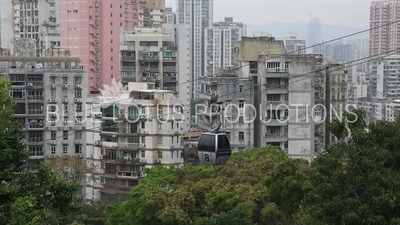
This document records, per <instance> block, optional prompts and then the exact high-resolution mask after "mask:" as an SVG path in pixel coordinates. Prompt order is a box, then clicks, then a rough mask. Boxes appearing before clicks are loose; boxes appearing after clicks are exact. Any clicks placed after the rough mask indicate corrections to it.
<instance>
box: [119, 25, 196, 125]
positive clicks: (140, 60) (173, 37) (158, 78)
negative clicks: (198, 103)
mask: <svg viewBox="0 0 400 225" xmlns="http://www.w3.org/2000/svg"><path fill="white" fill-rule="evenodd" d="M122 36H123V42H122V45H121V47H120V51H121V69H120V70H121V81H122V83H123V84H125V85H126V84H127V83H128V82H154V83H155V88H158V89H160V90H170V91H173V92H174V93H175V94H176V97H177V98H179V99H180V100H181V101H182V104H184V105H185V116H187V118H189V117H190V110H188V108H189V106H190V97H191V96H190V93H191V76H190V73H191V70H190V68H191V64H190V39H189V37H190V27H189V25H174V24H165V25H164V27H163V29H161V28H137V29H135V30H134V31H125V32H124V34H122ZM178 53H179V54H178ZM181 128H182V129H184V130H185V131H188V130H189V129H190V120H187V121H184V124H182V126H181Z"/></svg>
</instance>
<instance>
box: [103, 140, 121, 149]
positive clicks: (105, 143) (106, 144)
mask: <svg viewBox="0 0 400 225" xmlns="http://www.w3.org/2000/svg"><path fill="white" fill-rule="evenodd" d="M102 146H103V147H106V148H107V147H108V148H118V143H117V142H108V141H103V143H102Z"/></svg>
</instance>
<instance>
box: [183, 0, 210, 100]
mask: <svg viewBox="0 0 400 225" xmlns="http://www.w3.org/2000/svg"><path fill="white" fill-rule="evenodd" d="M213 3H214V1H213V0H178V1H177V23H179V24H190V26H191V31H192V33H191V40H192V43H191V45H192V46H191V50H192V54H191V59H192V80H193V92H192V96H193V98H196V97H197V96H198V94H199V92H200V90H201V87H200V85H199V82H198V79H197V78H198V77H199V76H202V75H204V66H203V65H204V57H203V52H204V42H205V40H204V39H205V38H204V37H205V36H204V30H205V28H207V27H210V26H212V23H213Z"/></svg>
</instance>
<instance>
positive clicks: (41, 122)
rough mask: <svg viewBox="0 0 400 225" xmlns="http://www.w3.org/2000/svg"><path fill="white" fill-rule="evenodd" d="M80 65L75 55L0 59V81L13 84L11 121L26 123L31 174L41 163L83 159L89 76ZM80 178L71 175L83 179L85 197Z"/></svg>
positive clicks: (82, 174)
mask: <svg viewBox="0 0 400 225" xmlns="http://www.w3.org/2000/svg"><path fill="white" fill-rule="evenodd" d="M79 63H80V59H79V58H76V57H11V56H1V57H0V74H1V75H0V77H2V78H4V79H9V80H10V81H11V89H10V95H11V97H12V99H13V100H14V102H15V104H16V109H15V119H16V120H20V121H22V122H23V124H24V125H25V126H24V130H23V131H24V133H25V135H26V144H27V151H29V153H30V155H31V156H30V159H29V160H28V165H27V166H28V168H29V169H30V170H32V171H36V169H37V166H38V165H39V164H40V163H41V162H42V161H44V160H49V161H51V162H55V161H57V160H61V159H67V158H70V159H71V158H74V159H77V160H73V161H74V162H75V161H79V162H83V161H84V160H85V158H86V154H85V153H86V152H85V150H86V132H85V129H86V128H85V126H84V124H83V121H84V120H85V115H86V114H85V113H86V112H85V107H86V103H85V99H86V98H85V97H86V95H87V93H86V88H83V87H85V86H86V85H87V77H86V72H85V71H84V70H83V69H82V67H81V66H80V64H79ZM69 161H71V160H69ZM65 176H67V175H65ZM84 177H86V175H85V173H81V174H70V178H72V179H81V180H82V197H83V198H84V197H85V190H84V186H85V179H83V178H84Z"/></svg>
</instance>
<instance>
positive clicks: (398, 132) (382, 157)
mask: <svg viewBox="0 0 400 225" xmlns="http://www.w3.org/2000/svg"><path fill="white" fill-rule="evenodd" d="M364 116H365V114H364V112H362V111H360V110H355V111H353V112H352V113H347V114H346V120H343V121H342V122H340V121H337V120H336V121H334V122H333V123H332V125H333V133H334V134H335V135H336V137H338V138H342V139H343V138H344V137H349V140H348V141H347V143H346V142H343V143H340V144H337V145H333V146H330V147H329V148H328V149H327V154H326V155H323V156H320V157H318V158H317V159H316V160H315V161H314V162H313V163H312V165H311V168H310V169H311V171H312V172H311V173H310V182H311V184H312V186H313V189H312V190H311V191H310V192H309V193H307V194H306V195H305V197H304V200H303V201H302V203H301V207H300V211H299V212H298V214H297V215H296V218H297V224H315V225H319V224H321V225H322V224H324V225H330V224H332V225H333V224H346V225H359V224H365V225H375V224H376V225H377V224H379V225H396V224H400V164H399V162H400V157H399V156H400V123H399V122H385V121H379V122H376V123H375V124H370V125H369V130H367V129H366V128H365V122H364Z"/></svg>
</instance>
